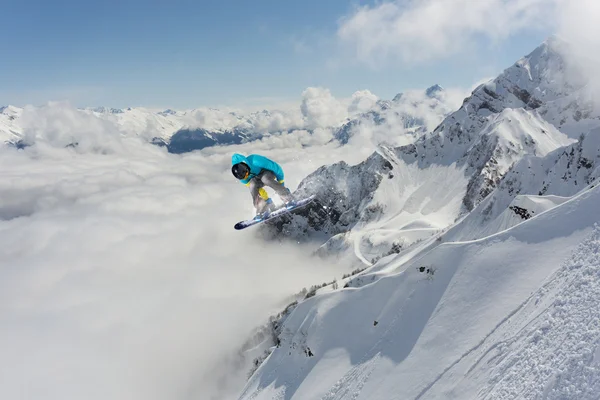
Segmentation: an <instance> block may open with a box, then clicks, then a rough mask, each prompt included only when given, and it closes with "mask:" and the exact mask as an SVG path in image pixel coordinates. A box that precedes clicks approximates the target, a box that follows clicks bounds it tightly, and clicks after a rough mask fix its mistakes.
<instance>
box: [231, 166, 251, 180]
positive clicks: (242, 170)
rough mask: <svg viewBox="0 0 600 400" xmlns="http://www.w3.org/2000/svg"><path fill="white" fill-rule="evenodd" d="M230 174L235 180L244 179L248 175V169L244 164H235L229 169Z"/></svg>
mask: <svg viewBox="0 0 600 400" xmlns="http://www.w3.org/2000/svg"><path fill="white" fill-rule="evenodd" d="M231 173H232V174H233V176H235V177H236V178H237V179H240V180H242V179H246V178H247V177H248V174H250V167H248V165H247V164H246V163H237V164H234V165H233V167H231Z"/></svg>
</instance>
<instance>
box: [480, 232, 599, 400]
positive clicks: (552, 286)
mask: <svg viewBox="0 0 600 400" xmlns="http://www.w3.org/2000/svg"><path fill="white" fill-rule="evenodd" d="M537 296H538V301H545V302H546V303H550V305H549V307H548V308H547V309H546V310H544V312H543V313H541V314H540V315H539V316H537V317H535V318H534V319H533V323H532V324H531V326H529V327H528V328H527V329H525V330H523V331H521V332H520V333H519V335H518V336H517V337H515V338H514V340H513V341H512V342H511V343H509V344H508V345H507V346H505V347H503V348H502V349H498V354H496V355H495V356H494V358H492V359H490V360H488V364H489V365H490V368H491V370H492V374H491V377H490V379H489V382H488V385H489V387H490V388H491V389H490V390H489V391H488V393H486V394H485V396H483V397H482V398H483V399H514V398H517V397H521V398H527V399H529V398H531V399H538V398H539V399H545V400H553V399H566V398H569V399H570V398H574V399H578V400H597V399H599V398H600V359H598V356H597V353H598V349H600V319H599V318H598V315H597V308H598V304H600V228H599V227H598V226H596V229H595V231H594V233H593V234H592V235H591V237H589V238H588V239H586V240H585V241H584V242H583V243H582V244H581V245H580V246H579V247H578V248H577V250H576V251H575V252H574V254H573V256H572V258H571V259H570V260H568V261H567V262H566V263H565V265H564V266H563V267H562V268H561V270H560V271H558V272H557V273H556V274H555V276H554V278H553V279H552V281H551V282H550V283H548V284H547V285H545V286H544V287H543V288H541V289H540V290H539V291H538V293H537ZM544 297H547V298H545V299H544ZM509 351H510V353H509ZM507 353H508V354H507ZM524 372H526V373H524ZM531 375H533V376H531Z"/></svg>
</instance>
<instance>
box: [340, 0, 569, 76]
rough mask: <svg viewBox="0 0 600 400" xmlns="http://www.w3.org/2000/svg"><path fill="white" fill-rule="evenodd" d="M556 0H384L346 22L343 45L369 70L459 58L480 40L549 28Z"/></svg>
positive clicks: (366, 8) (341, 37)
mask: <svg viewBox="0 0 600 400" xmlns="http://www.w3.org/2000/svg"><path fill="white" fill-rule="evenodd" d="M556 1H558V0H486V1H472V0H454V1H447V0H421V1H400V0H398V1H386V2H383V3H379V4H376V5H373V6H368V5H367V6H363V7H359V8H357V9H356V10H355V11H354V13H353V14H352V15H350V16H348V17H346V18H344V19H342V21H341V23H340V26H339V28H338V31H337V37H338V39H339V40H340V42H341V44H342V45H344V46H345V47H346V48H348V49H350V51H351V52H352V53H353V55H354V57H356V58H357V59H358V60H359V61H361V62H363V63H366V64H368V65H370V66H373V67H375V66H378V65H381V64H383V63H386V62H397V61H400V62H402V63H405V64H420V63H424V62H429V61H432V60H437V59H440V58H444V57H448V56H450V55H453V54H456V53H458V52H460V51H462V50H463V49H465V48H466V47H467V46H469V45H470V44H471V43H473V41H474V40H475V39H476V38H477V37H480V36H484V37H486V38H488V39H491V40H501V39H504V38H506V37H508V36H510V35H513V34H515V33H517V32H520V31H523V30H531V29H537V28H541V27H547V26H548V24H550V23H552V21H553V20H554V18H553V17H554V6H555V2H556Z"/></svg>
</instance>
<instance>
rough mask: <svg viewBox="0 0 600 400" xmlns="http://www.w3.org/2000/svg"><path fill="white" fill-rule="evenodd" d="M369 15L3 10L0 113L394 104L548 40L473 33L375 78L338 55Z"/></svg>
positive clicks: (75, 4) (261, 3) (306, 6)
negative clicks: (55, 106)
mask: <svg viewBox="0 0 600 400" xmlns="http://www.w3.org/2000/svg"><path fill="white" fill-rule="evenodd" d="M433 1H436V0H433ZM498 1H505V0H498ZM380 3H381V2H378V3H377V4H380ZM372 4H373V2H367V1H360V2H349V1H342V0H327V1H324V0H303V1H281V0H279V1H275V0H257V1H253V2H251V1H246V0H221V1H187V0H173V1H170V2H165V1H139V0H122V1H114V0H108V1H93V2H92V1H81V0H79V1H71V0H58V1H39V0H35V1H28V0H21V1H5V0H2V1H1V2H0V10H1V12H0V36H1V37H2V38H3V42H4V44H5V46H6V47H4V49H5V51H4V54H3V55H2V58H1V59H0V104H15V105H24V104H41V103H44V102H46V101H48V100H70V101H71V102H72V103H73V104H75V105H77V106H95V105H106V106H112V107H125V106H149V107H165V108H166V107H172V108H190V107H198V106H223V105H230V106H253V105H262V104H274V103H275V104H276V103H278V102H280V101H281V102H283V101H299V99H300V95H301V93H302V91H303V90H304V89H305V88H306V87H309V86H322V87H326V88H329V89H330V90H331V91H332V93H333V94H334V95H335V96H339V97H347V96H350V95H351V94H352V93H353V92H354V91H356V90H363V89H369V90H371V91H372V92H373V93H375V94H377V95H378V96H380V97H383V98H391V97H393V95H394V94H395V93H397V92H400V91H402V90H405V89H410V88H424V87H427V86H430V85H432V84H434V83H440V84H442V85H443V86H446V87H464V88H468V87H470V86H471V85H472V84H473V83H474V82H476V81H478V80H479V79H481V78H484V77H489V76H492V75H495V74H497V73H498V72H499V71H501V69H503V68H505V67H507V66H509V65H510V64H512V63H513V62H514V61H516V60H517V59H518V58H520V57H521V56H522V55H524V54H526V53H528V52H529V51H531V50H533V48H535V47H536V46H537V45H538V44H539V43H541V42H542V41H543V40H544V39H545V37H546V36H548V35H549V34H550V33H551V32H550V30H549V29H547V28H544V29H531V30H529V31H526V30H519V29H515V32H514V34H511V35H509V36H508V37H502V38H501V40H497V38H496V39H494V38H492V39H490V38H489V37H486V35H478V34H477V33H475V34H473V35H470V36H469V38H468V39H469V44H468V45H466V46H464V47H465V48H464V49H461V50H460V51H459V52H457V53H456V54H451V55H449V56H446V57H437V58H435V59H433V60H429V61H426V62H421V63H418V64H416V65H410V64H409V63H406V62H403V61H402V60H396V61H394V62H385V63H381V65H379V66H376V67H375V68H374V67H373V65H366V64H365V63H361V62H360V61H359V60H357V59H356V58H355V57H353V56H352V54H351V53H352V51H348V46H346V47H345V50H344V51H342V50H340V48H341V46H340V39H339V37H338V35H337V34H336V33H337V32H338V30H339V28H340V25H341V24H343V23H344V21H345V20H347V19H348V18H351V17H352V16H353V15H354V14H355V13H356V7H360V6H365V5H372ZM398 4H401V3H398ZM372 6H373V5H372ZM373 7H376V6H373ZM423 29H427V21H423ZM350 47H351V45H350Z"/></svg>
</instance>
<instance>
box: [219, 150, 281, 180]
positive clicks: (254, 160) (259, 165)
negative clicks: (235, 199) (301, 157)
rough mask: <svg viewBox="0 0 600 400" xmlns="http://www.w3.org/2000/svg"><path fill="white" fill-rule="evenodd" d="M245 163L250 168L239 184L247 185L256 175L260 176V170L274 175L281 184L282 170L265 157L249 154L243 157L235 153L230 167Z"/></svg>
mask: <svg viewBox="0 0 600 400" xmlns="http://www.w3.org/2000/svg"><path fill="white" fill-rule="evenodd" d="M241 162H243V163H245V164H247V165H248V166H249V167H250V175H249V176H248V178H246V179H241V180H240V182H242V183H243V184H245V185H246V184H248V182H250V179H252V178H254V177H255V176H256V175H258V174H260V172H261V171H262V170H265V169H266V170H268V171H271V172H273V173H274V174H275V177H277V180H278V181H279V183H283V179H284V176H283V169H282V168H281V166H279V164H277V163H276V162H275V161H273V160H269V159H268V158H267V157H263V156H261V155H258V154H250V155H249V156H248V157H244V156H243V155H241V154H238V153H235V154H234V155H233V156H231V165H235V164H238V163H241Z"/></svg>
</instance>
